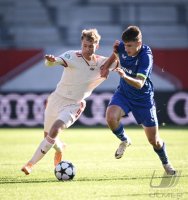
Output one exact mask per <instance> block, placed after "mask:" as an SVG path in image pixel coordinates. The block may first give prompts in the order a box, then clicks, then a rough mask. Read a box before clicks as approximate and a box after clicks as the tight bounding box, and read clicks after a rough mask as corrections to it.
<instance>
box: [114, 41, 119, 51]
mask: <svg viewBox="0 0 188 200" xmlns="http://www.w3.org/2000/svg"><path fill="white" fill-rule="evenodd" d="M119 44H120V41H119V40H116V41H115V42H114V44H113V50H114V53H118V46H119Z"/></svg>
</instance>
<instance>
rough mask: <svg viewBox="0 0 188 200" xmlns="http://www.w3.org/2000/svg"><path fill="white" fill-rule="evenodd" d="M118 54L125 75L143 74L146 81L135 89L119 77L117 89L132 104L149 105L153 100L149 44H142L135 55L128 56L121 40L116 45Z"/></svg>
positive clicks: (151, 60)
mask: <svg viewBox="0 0 188 200" xmlns="http://www.w3.org/2000/svg"><path fill="white" fill-rule="evenodd" d="M118 55H119V59H120V64H121V68H122V69H123V70H124V71H125V73H126V75H127V76H130V77H133V78H135V77H136V76H137V75H140V76H143V77H144V78H145V79H146V81H145V84H144V86H143V87H142V88H141V89H137V88H135V87H133V86H131V85H129V84H128V83H127V82H126V81H125V80H124V79H123V78H120V83H119V86H118V89H117V91H118V92H120V93H121V94H123V95H124V96H125V97H126V98H127V99H128V100H129V101H130V102H132V104H133V105H139V106H144V107H145V106H146V107H147V106H149V107H150V106H151V105H153V104H154V100H153V95H154V93H153V84H152V82H151V72H152V67H153V55H152V52H151V49H150V48H149V46H146V45H142V47H141V50H140V52H139V53H138V55H136V56H134V57H133V56H128V54H127V52H126V51H125V46H124V43H123V42H121V43H120V44H119V46H118Z"/></svg>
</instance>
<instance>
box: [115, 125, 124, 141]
mask: <svg viewBox="0 0 188 200" xmlns="http://www.w3.org/2000/svg"><path fill="white" fill-rule="evenodd" d="M112 132H113V133H114V134H115V136H116V137H117V138H119V139H120V140H121V141H125V140H127V135H126V134H125V131H124V128H123V125H122V124H120V125H119V126H118V128H117V129H115V130H114V131H112Z"/></svg>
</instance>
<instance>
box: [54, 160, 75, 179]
mask: <svg viewBox="0 0 188 200" xmlns="http://www.w3.org/2000/svg"><path fill="white" fill-rule="evenodd" d="M54 173H55V176H56V178H57V179H58V180H59V181H68V180H72V179H73V178H74V176H75V174H76V169H75V167H74V165H73V164H72V163H71V162H69V161H61V162H60V163H59V164H58V165H56V167H55V169H54Z"/></svg>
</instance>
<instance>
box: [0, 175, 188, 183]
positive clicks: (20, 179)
mask: <svg viewBox="0 0 188 200" xmlns="http://www.w3.org/2000/svg"><path fill="white" fill-rule="evenodd" d="M179 177H188V175H184V176H179ZM26 178H27V177H26ZM159 178H162V176H158V177H154V178H153V179H159ZM163 178H170V177H169V176H166V177H163ZM140 179H142V180H143V179H145V180H147V179H148V180H151V177H150V176H148V177H146V176H145V177H143V176H139V177H110V178H108V177H101V178H100V177H98V178H88V177H82V178H78V179H74V180H73V181H58V180H57V179H55V177H54V178H48V179H31V178H29V179H28V178H27V179H25V178H23V177H16V178H10V177H0V185H3V184H15V183H21V184H23V183H36V184H37V183H55V182H60V183H70V182H87V181H88V182H100V181H123V180H140Z"/></svg>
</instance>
